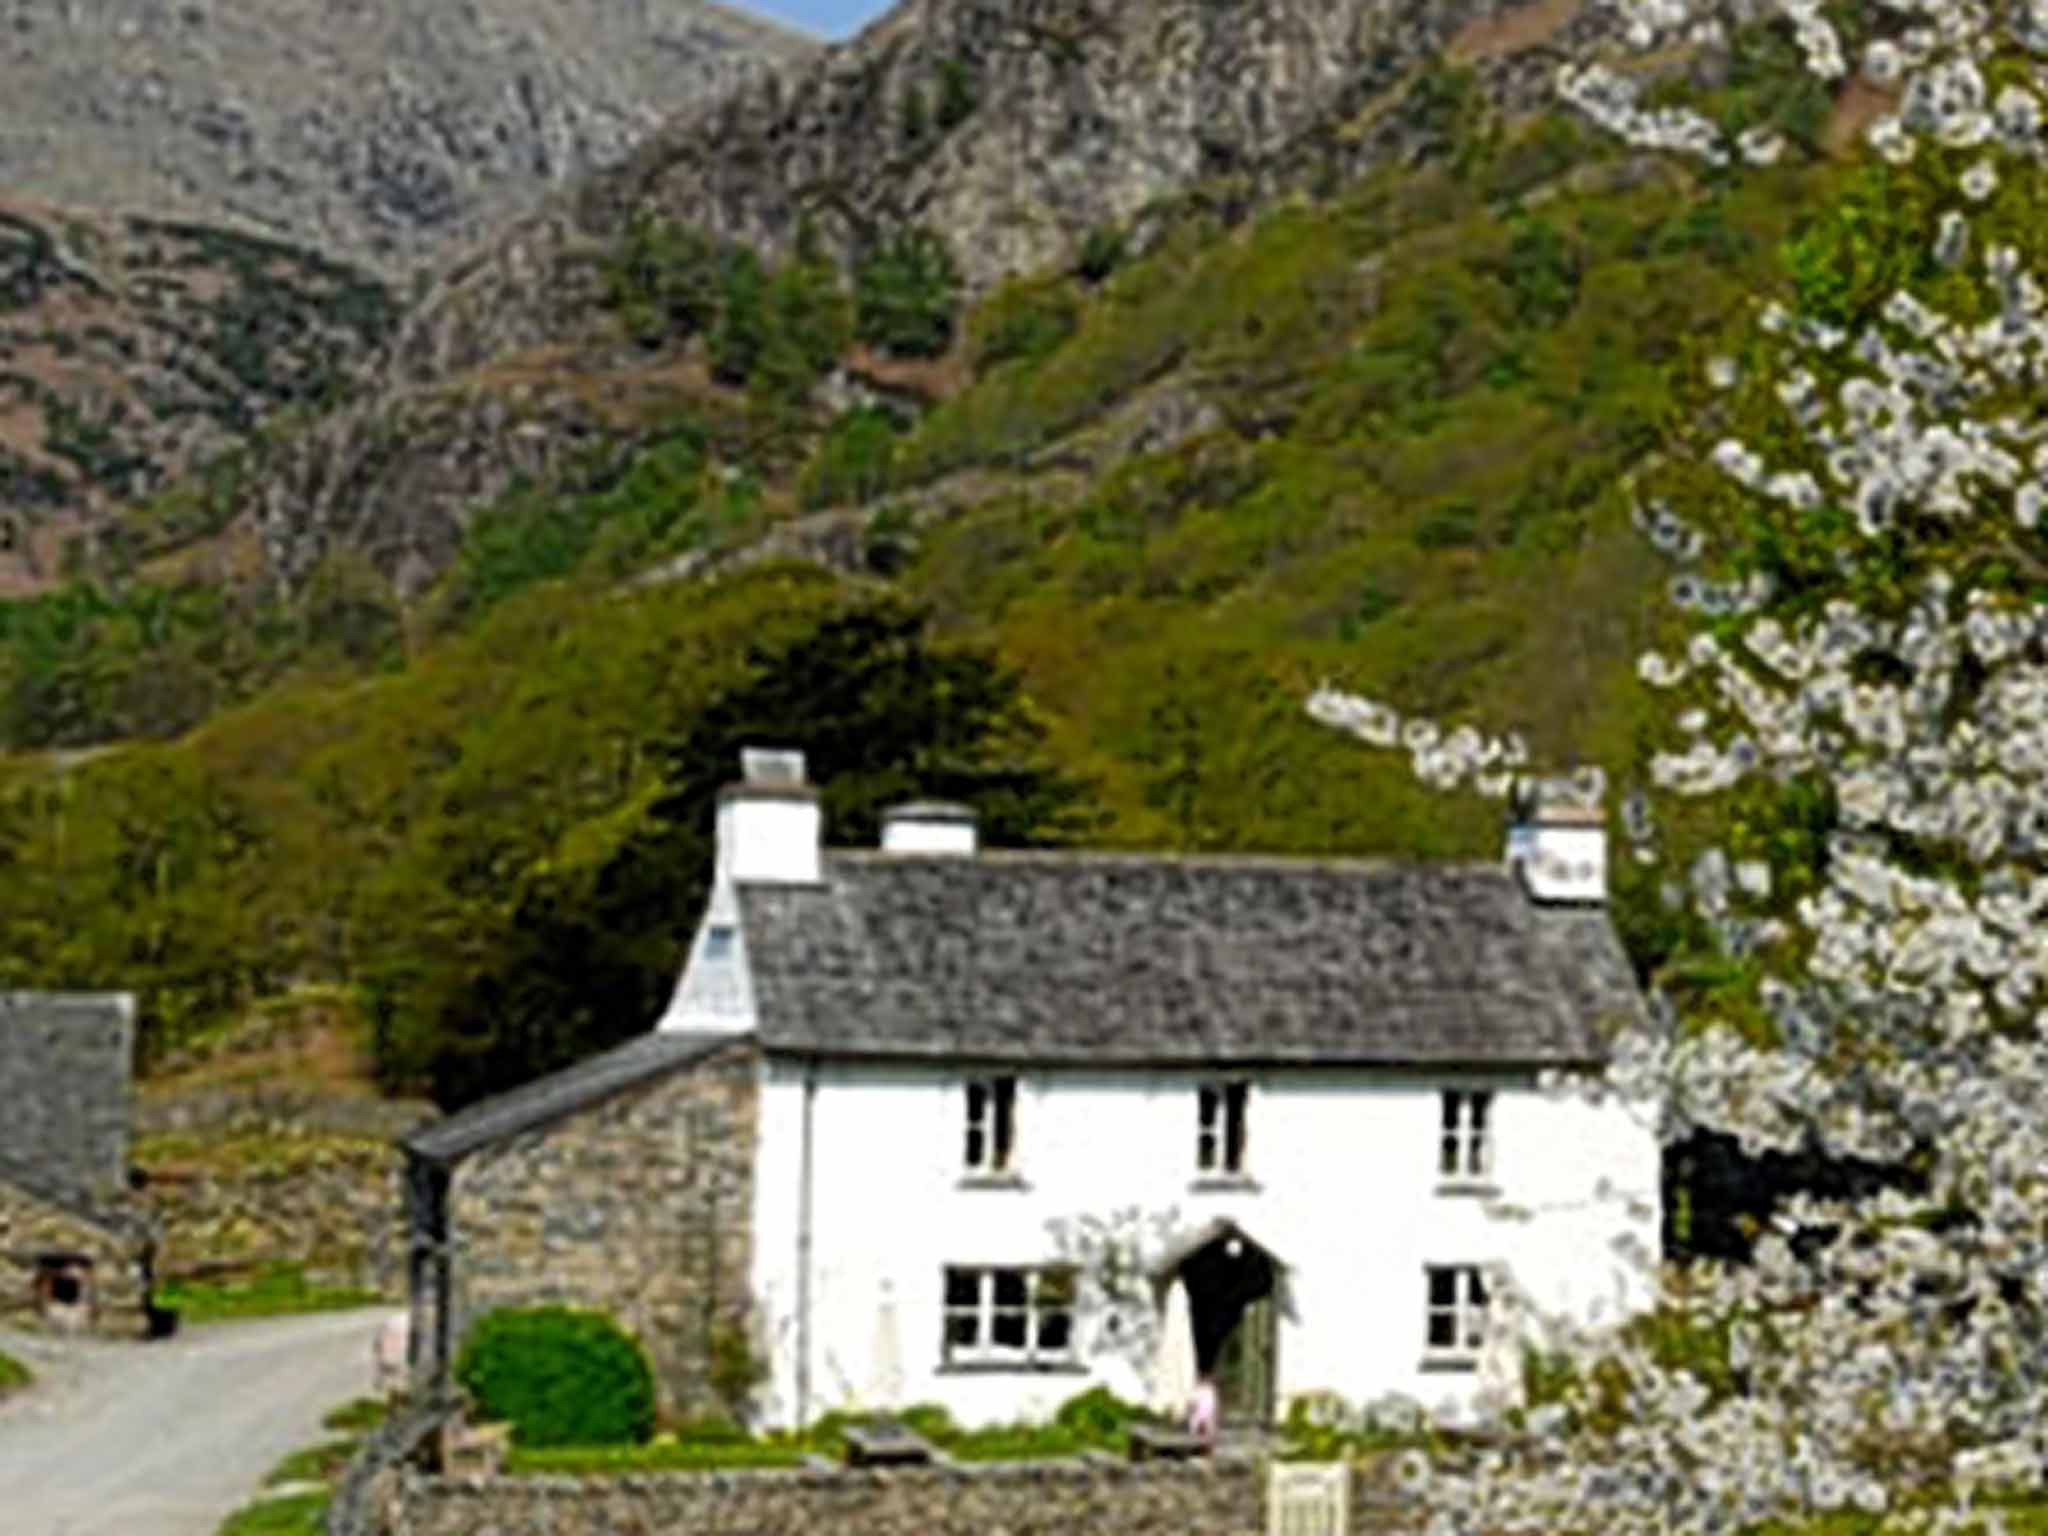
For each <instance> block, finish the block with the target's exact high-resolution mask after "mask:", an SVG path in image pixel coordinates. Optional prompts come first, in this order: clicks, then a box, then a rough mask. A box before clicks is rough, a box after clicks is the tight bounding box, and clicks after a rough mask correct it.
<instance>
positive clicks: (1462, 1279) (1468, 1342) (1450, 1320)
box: [1423, 1264, 1486, 1362]
mask: <svg viewBox="0 0 2048 1536" xmlns="http://www.w3.org/2000/svg"><path fill="white" fill-rule="evenodd" d="M1424 1273H1425V1274H1426V1275H1427V1277H1428V1283H1429V1311H1428V1317H1427V1325H1426V1332H1425V1333H1424V1335H1423V1338H1424V1341H1425V1345H1426V1352H1427V1354H1428V1355H1429V1356H1430V1357H1431V1358H1433V1359H1437V1360H1460V1361H1474V1362H1476V1361H1477V1359H1478V1357H1479V1349H1480V1346H1481V1345H1482V1344H1483V1343H1484V1342H1485V1340H1486V1282H1485V1280H1484V1279H1483V1278H1481V1276H1480V1273H1479V1266H1478V1265H1476V1264H1443V1265H1436V1264H1433V1265H1431V1266H1429V1267H1428V1269H1426V1270H1425V1271H1424Z"/></svg>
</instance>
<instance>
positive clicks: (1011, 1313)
mask: <svg viewBox="0 0 2048 1536" xmlns="http://www.w3.org/2000/svg"><path fill="white" fill-rule="evenodd" d="M945 1278H946V1320H945V1334H944V1342H943V1347H942V1352H941V1358H942V1360H943V1363H945V1364H947V1365H982V1366H998V1367H1003V1366H1006V1367H1010V1368H1012V1369H1017V1370H1034V1369H1046V1368H1048V1367H1054V1366H1061V1365H1068V1364H1071V1363H1072V1362H1073V1359H1074V1290H1075V1271H1074V1269H1073V1267H1072V1266H1071V1265H1065V1264H1051V1265H1040V1266H1025V1265H1009V1266H995V1265H967V1264H949V1265H947V1266H946V1277H945Z"/></svg>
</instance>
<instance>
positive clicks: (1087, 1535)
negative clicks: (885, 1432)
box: [396, 1458, 1358, 1536]
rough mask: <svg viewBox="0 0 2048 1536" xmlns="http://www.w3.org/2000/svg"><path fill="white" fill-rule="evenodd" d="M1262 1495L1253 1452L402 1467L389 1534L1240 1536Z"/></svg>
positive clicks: (1255, 1516) (1261, 1507)
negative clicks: (811, 1465)
mask: <svg viewBox="0 0 2048 1536" xmlns="http://www.w3.org/2000/svg"><path fill="white" fill-rule="evenodd" d="M1357 1491H1358V1490H1357V1489H1356V1488H1355V1487H1354V1495H1356V1493H1357ZM1265 1496H1266V1479H1265V1475H1264V1472H1263V1468H1262V1467H1261V1465H1260V1464H1258V1463H1257V1462H1255V1461H1253V1460H1251V1459H1250V1458H1243V1459H1236V1458H1231V1459H1223V1458H1219V1459H1217V1460H1216V1461H1213V1462H1196V1463H1185V1462H1182V1463H1150V1464H1147V1465H1143V1466H1135V1465H1131V1464H1129V1463H1124V1462H1116V1461H1113V1460H1110V1459H1107V1458H1105V1459H1102V1460H1091V1461H1060V1462H1017V1463H1006V1464H991V1465H984V1466H976V1467H958V1468H929V1467H914V1468H913V1467H902V1468H886V1469H878V1470H872V1471H865V1470H864V1471H855V1470H850V1469H842V1470H835V1471H830V1472H822V1471H821V1472H811V1471H739V1472H714V1473H701V1472H700V1473H667V1474H659V1475H649V1476H643V1477H614V1478H602V1479H599V1478H589V1479H578V1478H557V1477H507V1478H492V1479H456V1478H439V1477H419V1476H413V1477H410V1478H408V1479H407V1480H406V1482H405V1484H404V1487H403V1489H402V1493H401V1496H400V1498H399V1500H398V1506H399V1524H398V1525H397V1527H396V1530H398V1531H402V1532H403V1533H404V1536H479V1533H482V1532H491V1531H501V1532H513V1531H517V1532H519V1533H520V1536H617V1533H619V1532H624V1531H636V1532H645V1533H647V1536H671V1533H673V1536H682V1533H685V1532H688V1533H690V1536H762V1533H766V1532H774V1533H777V1536H784V1533H786V1536H806V1533H809V1532H828V1531H859V1532H861V1533H863V1536H956V1533H957V1536H988V1533H989V1532H991V1531H1000V1532H1003V1533H1005V1536H1244V1533H1246V1532H1248V1531H1260V1530H1264V1529H1265V1527H1266V1508H1265ZM1355 1503H1356V1499H1355V1497H1354V1505H1355Z"/></svg>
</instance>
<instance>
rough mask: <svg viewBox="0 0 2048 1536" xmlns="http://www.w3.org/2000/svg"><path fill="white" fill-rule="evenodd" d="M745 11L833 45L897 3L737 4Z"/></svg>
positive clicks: (812, 0) (777, 0) (747, 0)
mask: <svg viewBox="0 0 2048 1536" xmlns="http://www.w3.org/2000/svg"><path fill="white" fill-rule="evenodd" d="M734 3H736V4H737V5H738V6H739V8H740V9H741V10H744V11H752V12H754V14H755V15H757V16H768V17H772V18H774V19H775V20H777V21H788V22H793V23H795V24H796V25H797V26H799V27H801V28H803V29H804V31H806V32H812V33H815V34H816V35H817V36H819V37H822V38H825V39H827V40H829V41H833V42H837V41H838V40H839V39H840V38H843V37H851V36H853V34H854V33H856V32H858V31H859V30H860V29H861V28H862V27H864V26H866V25H867V24H868V23H869V22H871V21H873V20H874V19H875V18H876V17H877V16H879V15H881V14H882V12H884V11H886V10H888V9H889V7H890V6H891V5H892V4H893V3H894V0H734Z"/></svg>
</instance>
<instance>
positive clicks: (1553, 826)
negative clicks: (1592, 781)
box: [1507, 785, 1607, 903]
mask: <svg viewBox="0 0 2048 1536" xmlns="http://www.w3.org/2000/svg"><path fill="white" fill-rule="evenodd" d="M1507 864H1508V868H1509V869H1510V870H1512V871H1514V873H1515V875H1516V877H1517V878H1518V879H1520V881H1521V883H1522V888H1523V889H1524V890H1526V891H1527V892H1528V893H1529V896H1530V899H1531V900H1533V901H1537V902H1575V903H1599V902H1605V901H1606V900H1607V818H1606V817H1605V816H1604V815H1603V814H1602V813H1601V810H1600V806H1599V804H1598V802H1597V801H1594V802H1589V801H1586V800H1583V799H1576V800H1575V799H1567V798H1561V797H1559V796H1558V795H1557V794H1556V793H1554V792H1551V791H1548V790H1546V789H1545V788H1544V787H1542V786H1541V785H1538V786H1534V787H1532V788H1530V789H1529V790H1528V791H1526V792H1525V793H1523V794H1521V795H1519V796H1518V797H1517V803H1516V805H1515V807H1514V811H1513V819H1512V820H1511V821H1510V822H1509V823H1508V849H1507Z"/></svg>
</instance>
